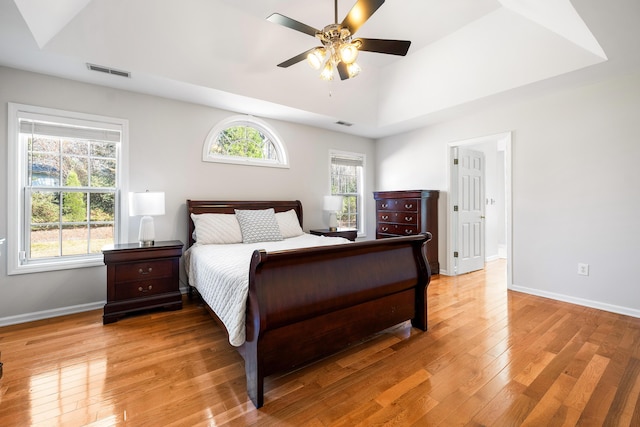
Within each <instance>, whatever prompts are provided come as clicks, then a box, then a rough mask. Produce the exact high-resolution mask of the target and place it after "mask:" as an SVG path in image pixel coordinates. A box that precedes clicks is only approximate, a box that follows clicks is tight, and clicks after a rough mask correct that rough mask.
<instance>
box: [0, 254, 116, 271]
mask: <svg viewBox="0 0 640 427" xmlns="http://www.w3.org/2000/svg"><path fill="white" fill-rule="evenodd" d="M98 266H104V262H103V259H102V255H99V256H96V257H92V258H85V259H73V260H65V261H54V262H33V263H31V264H24V265H17V266H16V265H14V266H10V267H9V271H8V272H7V274H8V275H9V276H13V275H17V274H28V273H45V272H48V271H58V270H70V269H75V268H85V267H98Z"/></svg>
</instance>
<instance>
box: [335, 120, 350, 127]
mask: <svg viewBox="0 0 640 427" xmlns="http://www.w3.org/2000/svg"><path fill="white" fill-rule="evenodd" d="M336 124H337V125H340V126H353V123H349V122H344V121H342V120H338V121H337V122H336Z"/></svg>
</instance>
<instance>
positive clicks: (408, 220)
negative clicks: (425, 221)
mask: <svg viewBox="0 0 640 427" xmlns="http://www.w3.org/2000/svg"><path fill="white" fill-rule="evenodd" d="M378 222H380V223H382V222H390V223H396V224H413V225H416V226H417V225H418V214H417V212H386V211H385V212H378Z"/></svg>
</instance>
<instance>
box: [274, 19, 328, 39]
mask: <svg viewBox="0 0 640 427" xmlns="http://www.w3.org/2000/svg"><path fill="white" fill-rule="evenodd" d="M267 21H269V22H273V23H274V24H278V25H282V26H284V27H289V28H291V29H292V30H296V31H300V32H301V33H305V34H309V35H310V36H311V37H315V36H316V33H317V32H318V30H316V29H315V28H313V27H311V26H309V25H307V24H303V23H302V22H298V21H296V20H295V19H291V18H289V17H287V16H284V15H280V14H279V13H273V14H271V15H269V17H268V18H267Z"/></svg>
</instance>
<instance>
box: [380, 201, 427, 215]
mask: <svg viewBox="0 0 640 427" xmlns="http://www.w3.org/2000/svg"><path fill="white" fill-rule="evenodd" d="M376 207H377V208H378V210H381V211H395V212H418V209H419V208H420V201H419V200H417V199H382V200H376Z"/></svg>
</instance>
